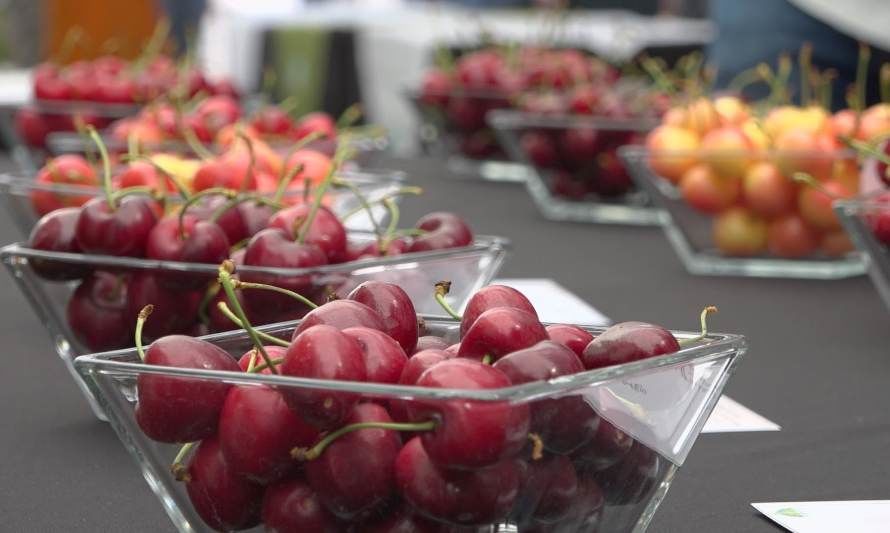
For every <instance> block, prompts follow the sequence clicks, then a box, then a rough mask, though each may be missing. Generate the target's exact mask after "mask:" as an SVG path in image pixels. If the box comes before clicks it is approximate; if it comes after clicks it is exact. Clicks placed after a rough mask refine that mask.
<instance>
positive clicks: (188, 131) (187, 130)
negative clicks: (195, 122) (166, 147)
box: [179, 124, 216, 161]
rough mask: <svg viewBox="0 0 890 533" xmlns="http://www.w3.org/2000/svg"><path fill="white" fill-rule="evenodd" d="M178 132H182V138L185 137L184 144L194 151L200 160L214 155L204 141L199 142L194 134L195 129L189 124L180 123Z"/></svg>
mask: <svg viewBox="0 0 890 533" xmlns="http://www.w3.org/2000/svg"><path fill="white" fill-rule="evenodd" d="M179 131H180V133H182V138H183V139H185V144H187V145H188V147H189V149H190V150H191V151H192V152H194V154H195V155H196V156H198V158H199V159H201V160H202V161H208V160H210V159H213V158H214V157H216V156H215V155H214V154H213V152H211V151H210V150H209V149H208V148H207V147H206V146H204V143H202V142H201V139H199V138H198V136H197V135H195V130H193V129H192V128H191V127H190V126H188V125H185V124H182V125H180V127H179Z"/></svg>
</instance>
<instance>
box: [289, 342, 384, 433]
mask: <svg viewBox="0 0 890 533" xmlns="http://www.w3.org/2000/svg"><path fill="white" fill-rule="evenodd" d="M278 368H279V370H280V372H281V373H282V374H284V375H286V376H296V377H301V378H314V379H328V380H340V381H365V377H366V375H367V374H366V372H365V363H364V358H363V356H362V349H361V347H360V346H359V344H358V342H356V340H355V339H353V338H352V337H350V336H349V335H346V334H345V333H343V332H342V331H340V330H339V329H337V328H335V327H333V326H328V325H317V326H313V327H311V328H308V329H306V330H304V331H302V332H301V333H300V334H299V335H297V336H296V337H294V339H293V342H292V343H291V345H290V347H289V348H288V349H287V353H286V354H285V356H284V362H283V363H281V365H280V366H279V367H278ZM281 393H282V395H284V398H285V400H287V403H288V405H290V407H291V409H294V410H295V411H296V412H297V413H298V414H300V415H301V416H302V417H303V418H304V419H306V421H307V422H309V423H310V424H312V425H314V426H316V427H319V428H323V429H330V428H333V427H336V426H339V425H340V424H341V423H342V422H343V420H344V419H345V418H346V417H347V416H348V415H349V413H350V410H351V409H352V406H353V405H355V403H356V402H358V400H359V398H360V397H359V395H357V394H351V393H346V392H331V391H325V390H321V389H319V390H308V389H298V388H287V389H282V391H281Z"/></svg>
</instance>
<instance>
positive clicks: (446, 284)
mask: <svg viewBox="0 0 890 533" xmlns="http://www.w3.org/2000/svg"><path fill="white" fill-rule="evenodd" d="M449 292H451V282H450V281H445V280H443V281H439V282H437V283H436V292H435V297H436V301H437V302H439V305H441V306H442V309H444V310H445V312H446V313H448V315H449V316H451V318H453V319H455V320H463V317H461V316H460V315H459V314H458V313H457V311H455V310H454V309H453V308H452V307H451V304H449V303H448V302H447V301H446V300H445V296H447V295H448V293H449Z"/></svg>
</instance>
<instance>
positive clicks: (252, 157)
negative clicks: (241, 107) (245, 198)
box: [235, 125, 256, 192]
mask: <svg viewBox="0 0 890 533" xmlns="http://www.w3.org/2000/svg"><path fill="white" fill-rule="evenodd" d="M235 135H236V136H237V137H238V138H239V139H241V140H242V141H244V144H245V146H247V157H248V159H247V170H246V171H245V174H244V180H242V181H241V192H244V191H246V190H247V183H248V182H249V181H250V177H251V176H253V169H254V167H255V166H256V152H254V151H253V141H252V140H251V139H250V137H248V136H247V134H246V133H244V128H243V127H241V126H240V125H239V126H238V127H237V128H236V129H235Z"/></svg>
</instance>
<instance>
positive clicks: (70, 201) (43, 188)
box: [0, 170, 406, 238]
mask: <svg viewBox="0 0 890 533" xmlns="http://www.w3.org/2000/svg"><path fill="white" fill-rule="evenodd" d="M338 177H339V178H340V179H343V180H345V181H348V182H349V183H351V184H352V185H354V186H355V187H356V188H357V189H358V190H359V191H360V192H361V193H362V194H363V195H364V196H365V198H367V199H368V201H369V202H375V201H377V200H380V199H382V198H384V197H386V196H388V195H391V194H393V193H394V192H396V191H398V190H399V189H400V188H401V187H403V186H405V185H406V175H405V173H404V172H402V171H398V170H367V171H358V170H356V171H343V172H340V173H339V174H338ZM102 194H104V192H103V191H102V189H101V188H99V187H79V186H76V185H60V184H47V183H38V182H36V181H34V179H33V178H30V177H23V176H19V175H13V174H0V197H2V201H3V203H4V204H5V207H6V212H7V213H9V214H10V216H11V217H12V219H13V222H15V224H16V226H17V227H18V228H19V231H20V233H21V235H22V237H24V238H27V237H28V235H29V234H30V233H31V228H33V227H34V224H35V223H36V222H37V220H38V219H39V218H40V217H41V216H42V215H43V214H45V213H46V212H47V211H48V210H52V209H55V208H57V207H63V206H65V207H68V206H78V205H81V204H83V203H85V202H86V201H87V200H89V199H90V198H92V197H94V196H100V195H102ZM302 194H303V190H302V189H300V188H294V189H291V190H289V191H288V192H287V196H291V197H295V198H299V197H300V196H302ZM327 197H328V198H329V199H330V203H329V207H330V209H332V210H333V211H334V212H335V213H337V214H338V215H344V214H346V213H350V212H352V211H353V210H355V209H358V208H359V207H360V203H359V200H358V199H357V198H356V196H355V194H353V192H352V191H350V190H349V189H346V188H343V187H337V186H335V187H332V188H331V189H329V191H328V193H327ZM394 200H395V201H396V202H398V201H399V197H398V196H396V197H394ZM169 201H170V202H174V203H176V202H180V201H181V200H180V198H179V197H178V196H171V197H170V198H169ZM371 211H372V213H373V216H374V218H375V219H376V220H378V221H382V220H384V219H385V218H386V216H387V210H386V208H385V207H384V206H382V205H380V204H379V203H375V204H373V205H372V206H371ZM346 227H347V228H348V229H354V230H365V231H368V230H371V229H373V225H372V223H371V219H370V215H368V214H367V212H362V213H357V214H355V215H354V216H352V217H350V218H349V219H347V221H346Z"/></svg>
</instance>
